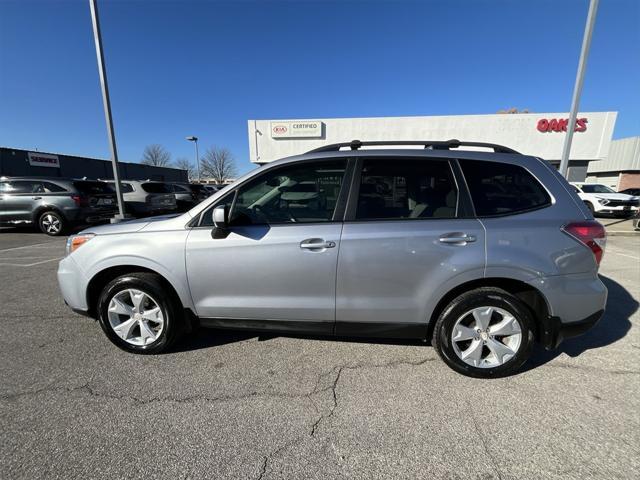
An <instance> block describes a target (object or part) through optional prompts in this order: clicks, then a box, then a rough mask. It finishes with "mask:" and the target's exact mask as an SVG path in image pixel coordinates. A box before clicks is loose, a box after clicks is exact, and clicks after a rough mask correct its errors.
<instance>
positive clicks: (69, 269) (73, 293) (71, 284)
mask: <svg viewBox="0 0 640 480" xmlns="http://www.w3.org/2000/svg"><path fill="white" fill-rule="evenodd" d="M58 285H59V286H60V291H61V292H62V297H63V298H64V302H65V303H66V304H67V305H68V306H69V307H70V308H71V309H72V310H73V311H84V312H86V311H88V310H89V307H88V305H87V296H86V285H87V279H86V278H85V275H84V273H83V272H82V270H81V269H80V268H79V267H78V264H77V263H76V262H75V261H74V260H73V258H72V257H71V256H67V257H65V258H63V259H62V260H61V261H60V263H59V264H58Z"/></svg>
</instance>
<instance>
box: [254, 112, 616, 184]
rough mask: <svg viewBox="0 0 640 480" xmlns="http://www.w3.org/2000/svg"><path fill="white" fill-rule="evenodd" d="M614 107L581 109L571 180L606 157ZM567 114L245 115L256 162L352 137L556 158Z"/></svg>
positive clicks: (302, 151)
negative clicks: (477, 146) (498, 148)
mask: <svg viewBox="0 0 640 480" xmlns="http://www.w3.org/2000/svg"><path fill="white" fill-rule="evenodd" d="M616 116H617V112H581V113H580V114H579V115H578V121H577V122H576V125H575V134H574V136H573V144H572V149H571V158H570V162H569V179H570V180H571V181H584V180H585V178H586V174H587V168H588V165H589V163H590V162H592V161H597V160H605V159H606V158H607V154H608V152H609V144H610V143H611V137H612V135H613V129H614V126H615V122H616ZM568 118H569V114H568V113H567V112H564V113H527V114H495V115H456V116H431V117H374V118H318V119H287V120H249V121H248V134H249V152H250V159H251V161H252V162H254V163H267V162H272V161H274V160H277V159H279V158H283V157H288V156H291V155H298V154H301V153H304V152H307V151H309V150H312V149H314V148H318V147H321V146H323V145H327V144H331V143H340V142H349V141H351V140H361V141H366V140H369V141H372V140H388V141H391V140H400V141H403V140H450V139H457V140H461V141H473V142H486V143H497V144H500V145H505V146H507V147H509V148H512V149H514V150H516V151H518V152H520V153H523V154H527V155H534V156H537V157H541V158H544V159H545V160H548V161H550V162H552V163H554V164H556V165H557V164H559V163H560V157H561V154H562V145H563V141H564V137H565V133H566V131H567V127H568Z"/></svg>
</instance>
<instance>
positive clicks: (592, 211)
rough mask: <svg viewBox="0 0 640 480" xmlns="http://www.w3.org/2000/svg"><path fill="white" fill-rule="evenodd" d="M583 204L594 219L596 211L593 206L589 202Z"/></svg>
mask: <svg viewBox="0 0 640 480" xmlns="http://www.w3.org/2000/svg"><path fill="white" fill-rule="evenodd" d="M584 204H585V205H586V206H587V208H588V209H589V211H590V212H591V215H593V216H594V217H595V216H596V209H595V208H594V207H593V204H592V203H591V202H584Z"/></svg>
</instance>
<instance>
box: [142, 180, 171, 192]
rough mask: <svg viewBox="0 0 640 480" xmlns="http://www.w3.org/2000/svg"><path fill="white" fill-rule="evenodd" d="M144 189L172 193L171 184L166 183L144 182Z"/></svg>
mask: <svg viewBox="0 0 640 480" xmlns="http://www.w3.org/2000/svg"><path fill="white" fill-rule="evenodd" d="M142 189H143V190H144V191H145V192H147V193H172V190H171V189H170V188H169V185H167V184H166V183H159V182H158V183H155V182H148V183H143V184H142Z"/></svg>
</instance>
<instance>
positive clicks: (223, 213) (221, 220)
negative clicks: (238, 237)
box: [213, 206, 229, 228]
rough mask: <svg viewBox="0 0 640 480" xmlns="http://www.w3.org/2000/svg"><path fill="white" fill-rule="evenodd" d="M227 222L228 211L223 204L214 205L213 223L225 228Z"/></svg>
mask: <svg viewBox="0 0 640 480" xmlns="http://www.w3.org/2000/svg"><path fill="white" fill-rule="evenodd" d="M228 223H229V218H228V212H227V208H226V207H225V206H220V207H216V208H214V209H213V224H214V225H215V226H216V227H217V228H227V224H228Z"/></svg>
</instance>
